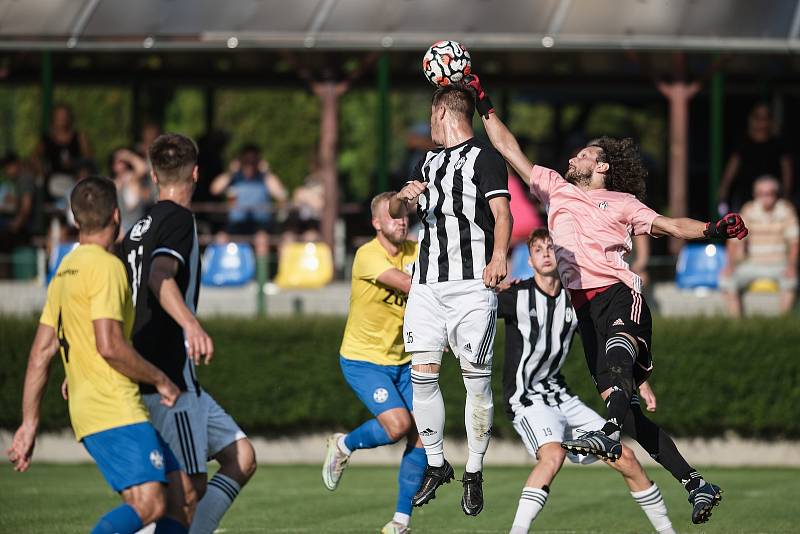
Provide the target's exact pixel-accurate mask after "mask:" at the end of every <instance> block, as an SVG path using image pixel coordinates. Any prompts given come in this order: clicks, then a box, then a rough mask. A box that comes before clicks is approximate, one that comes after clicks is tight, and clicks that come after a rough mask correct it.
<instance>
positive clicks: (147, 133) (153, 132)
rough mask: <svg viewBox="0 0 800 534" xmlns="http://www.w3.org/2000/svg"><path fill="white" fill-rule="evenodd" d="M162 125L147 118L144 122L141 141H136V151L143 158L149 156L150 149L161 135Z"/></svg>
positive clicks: (140, 132)
mask: <svg viewBox="0 0 800 534" xmlns="http://www.w3.org/2000/svg"><path fill="white" fill-rule="evenodd" d="M161 133H162V132H161V125H160V124H158V123H157V122H155V121H151V120H147V121H144V123H142V128H141V130H139V142H138V143H136V153H137V154H139V156H141V157H142V158H147V154H148V152H147V151H148V150H149V149H150V145H151V144H153V141H155V140H156V137H158V136H159V135H161Z"/></svg>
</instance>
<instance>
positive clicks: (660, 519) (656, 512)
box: [631, 482, 676, 534]
mask: <svg viewBox="0 0 800 534" xmlns="http://www.w3.org/2000/svg"><path fill="white" fill-rule="evenodd" d="M631 497H633V500H635V501H636V503H637V504H638V505H639V506H641V507H642V511H643V512H644V513H645V515H647V519H649V520H650V523H651V524H652V525H653V528H654V529H656V532H659V533H661V534H676V533H675V530H673V528H672V522H671V521H670V520H669V516H667V505H666V503H665V502H664V497H662V496H661V490H659V489H658V486H656V484H655V482H654V483H653V485H652V486H650V487H649V488H647V489H646V490H642V491H632V492H631Z"/></svg>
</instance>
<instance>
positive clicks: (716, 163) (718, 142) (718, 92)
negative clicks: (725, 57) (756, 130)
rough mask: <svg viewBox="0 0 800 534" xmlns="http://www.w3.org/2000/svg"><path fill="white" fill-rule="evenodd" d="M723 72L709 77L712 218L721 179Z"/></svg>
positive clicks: (710, 209)
mask: <svg viewBox="0 0 800 534" xmlns="http://www.w3.org/2000/svg"><path fill="white" fill-rule="evenodd" d="M724 93H725V79H724V74H723V73H722V72H720V71H717V72H716V73H715V74H714V77H713V78H712V79H711V106H710V108H711V117H710V122H711V142H710V148H711V161H710V162H709V175H710V180H709V184H708V213H709V215H710V216H711V219H712V220H713V219H714V217H715V216H716V215H717V203H718V202H719V199H718V198H717V191H719V183H720V181H721V180H722V135H723V130H722V127H723V119H722V106H723V100H724V98H725V94H724Z"/></svg>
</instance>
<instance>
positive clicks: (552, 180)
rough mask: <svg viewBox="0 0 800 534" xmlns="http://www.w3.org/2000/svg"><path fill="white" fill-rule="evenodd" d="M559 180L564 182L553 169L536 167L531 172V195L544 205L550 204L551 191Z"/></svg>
mask: <svg viewBox="0 0 800 534" xmlns="http://www.w3.org/2000/svg"><path fill="white" fill-rule="evenodd" d="M558 180H563V178H561V175H560V174H558V173H557V172H556V171H554V170H553V169H548V168H547V167H541V166H539V165H534V166H533V169H532V170H531V193H532V194H533V196H535V197H536V198H537V199H539V202H541V203H542V204H545V205H547V204H549V203H550V191H551V190H552V189H553V187H554V185H555V184H556V183H557V181H558Z"/></svg>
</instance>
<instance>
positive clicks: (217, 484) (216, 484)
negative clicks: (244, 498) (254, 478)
mask: <svg viewBox="0 0 800 534" xmlns="http://www.w3.org/2000/svg"><path fill="white" fill-rule="evenodd" d="M241 489H242V488H241V486H239V483H238V482H236V481H235V480H233V479H232V478H231V477H229V476H225V475H223V474H222V473H217V474H216V475H214V477H213V478H212V479H211V480H209V481H208V488H207V489H206V494H205V495H203V498H202V499H200V502H199V503H197V511H196V512H195V513H194V518H193V519H192V525H191V526H190V527H189V533H190V534H212V533H213V532H214V531H215V530H216V529H217V527H218V526H219V522H220V521H221V520H222V516H223V515H225V512H227V511H228V508H230V507H231V504H233V501H234V500H235V499H236V497H237V496H238V495H239V492H240V491H241Z"/></svg>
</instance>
